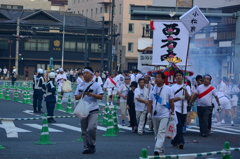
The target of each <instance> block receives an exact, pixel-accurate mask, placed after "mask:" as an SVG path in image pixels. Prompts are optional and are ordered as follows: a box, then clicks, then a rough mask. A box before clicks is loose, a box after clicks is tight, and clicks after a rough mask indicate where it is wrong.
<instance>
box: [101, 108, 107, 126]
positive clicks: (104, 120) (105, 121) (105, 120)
mask: <svg viewBox="0 0 240 159" xmlns="http://www.w3.org/2000/svg"><path fill="white" fill-rule="evenodd" d="M104 110H105V111H104V116H103V122H102V125H107V124H108V108H107V107H105V109H104Z"/></svg>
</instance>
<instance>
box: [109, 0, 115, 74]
mask: <svg viewBox="0 0 240 159" xmlns="http://www.w3.org/2000/svg"><path fill="white" fill-rule="evenodd" d="M114 7H115V0H112V12H111V23H110V44H109V45H110V47H109V53H108V69H109V71H110V72H112V64H113V60H112V59H113V58H112V45H113V20H114Z"/></svg>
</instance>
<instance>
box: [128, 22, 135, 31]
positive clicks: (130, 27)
mask: <svg viewBox="0 0 240 159" xmlns="http://www.w3.org/2000/svg"><path fill="white" fill-rule="evenodd" d="M128 32H129V33H133V32H134V24H133V23H129V24H128Z"/></svg>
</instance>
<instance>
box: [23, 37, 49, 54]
mask: <svg viewBox="0 0 240 159" xmlns="http://www.w3.org/2000/svg"><path fill="white" fill-rule="evenodd" d="M49 43H50V42H49V40H48V39H29V40H28V41H27V42H25V43H24V50H26V51H49Z"/></svg>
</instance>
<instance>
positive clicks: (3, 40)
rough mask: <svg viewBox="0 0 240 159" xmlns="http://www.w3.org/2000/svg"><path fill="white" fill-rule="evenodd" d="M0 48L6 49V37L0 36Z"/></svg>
mask: <svg viewBox="0 0 240 159" xmlns="http://www.w3.org/2000/svg"><path fill="white" fill-rule="evenodd" d="M0 49H8V39H7V38H0Z"/></svg>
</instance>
